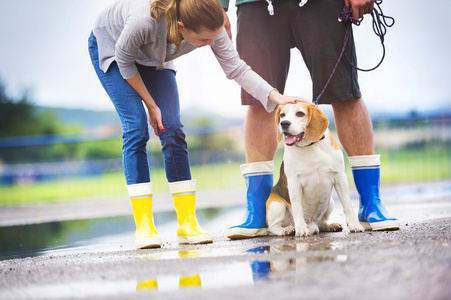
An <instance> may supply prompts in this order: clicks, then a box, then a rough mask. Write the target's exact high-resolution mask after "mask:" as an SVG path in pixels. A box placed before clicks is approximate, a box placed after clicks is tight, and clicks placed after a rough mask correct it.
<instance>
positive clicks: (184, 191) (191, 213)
mask: <svg viewBox="0 0 451 300" xmlns="http://www.w3.org/2000/svg"><path fill="white" fill-rule="evenodd" d="M169 189H170V191H171V194H172V198H173V199H174V206H175V211H176V212H177V221H178V226H177V242H178V243H179V244H205V243H211V242H213V237H212V235H211V234H210V233H208V232H206V231H205V230H203V229H202V228H201V227H200V226H199V224H198V223H197V218H196V208H195V206H196V203H195V202H196V200H195V199H196V181H195V180H186V181H178V182H172V183H169Z"/></svg>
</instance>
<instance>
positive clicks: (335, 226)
mask: <svg viewBox="0 0 451 300" xmlns="http://www.w3.org/2000/svg"><path fill="white" fill-rule="evenodd" d="M327 231H328V232H340V231H343V226H341V224H340V223H331V224H328V225H327Z"/></svg>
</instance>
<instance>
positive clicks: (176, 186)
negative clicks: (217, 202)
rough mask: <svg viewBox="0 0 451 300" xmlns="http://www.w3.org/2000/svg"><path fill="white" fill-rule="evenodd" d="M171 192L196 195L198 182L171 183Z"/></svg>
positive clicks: (193, 180)
mask: <svg viewBox="0 0 451 300" xmlns="http://www.w3.org/2000/svg"><path fill="white" fill-rule="evenodd" d="M169 191H170V192H171V194H173V195H174V194H177V195H181V194H187V195H188V194H194V193H195V192H196V180H195V179H191V180H185V181H176V182H170V183H169Z"/></svg>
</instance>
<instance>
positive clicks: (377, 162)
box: [348, 154, 381, 170]
mask: <svg viewBox="0 0 451 300" xmlns="http://www.w3.org/2000/svg"><path fill="white" fill-rule="evenodd" d="M348 159H349V164H350V165H351V169H352V170H365V169H379V168H380V166H381V156H380V155H379V154H376V155H359V156H349V157H348Z"/></svg>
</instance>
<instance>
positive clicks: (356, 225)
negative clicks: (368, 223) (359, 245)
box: [348, 223, 365, 232]
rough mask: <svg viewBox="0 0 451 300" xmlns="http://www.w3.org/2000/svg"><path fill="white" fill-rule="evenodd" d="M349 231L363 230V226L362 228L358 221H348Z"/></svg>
mask: <svg viewBox="0 0 451 300" xmlns="http://www.w3.org/2000/svg"><path fill="white" fill-rule="evenodd" d="M348 228H349V231H351V232H364V231H365V228H363V226H362V225H360V223H350V224H348Z"/></svg>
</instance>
